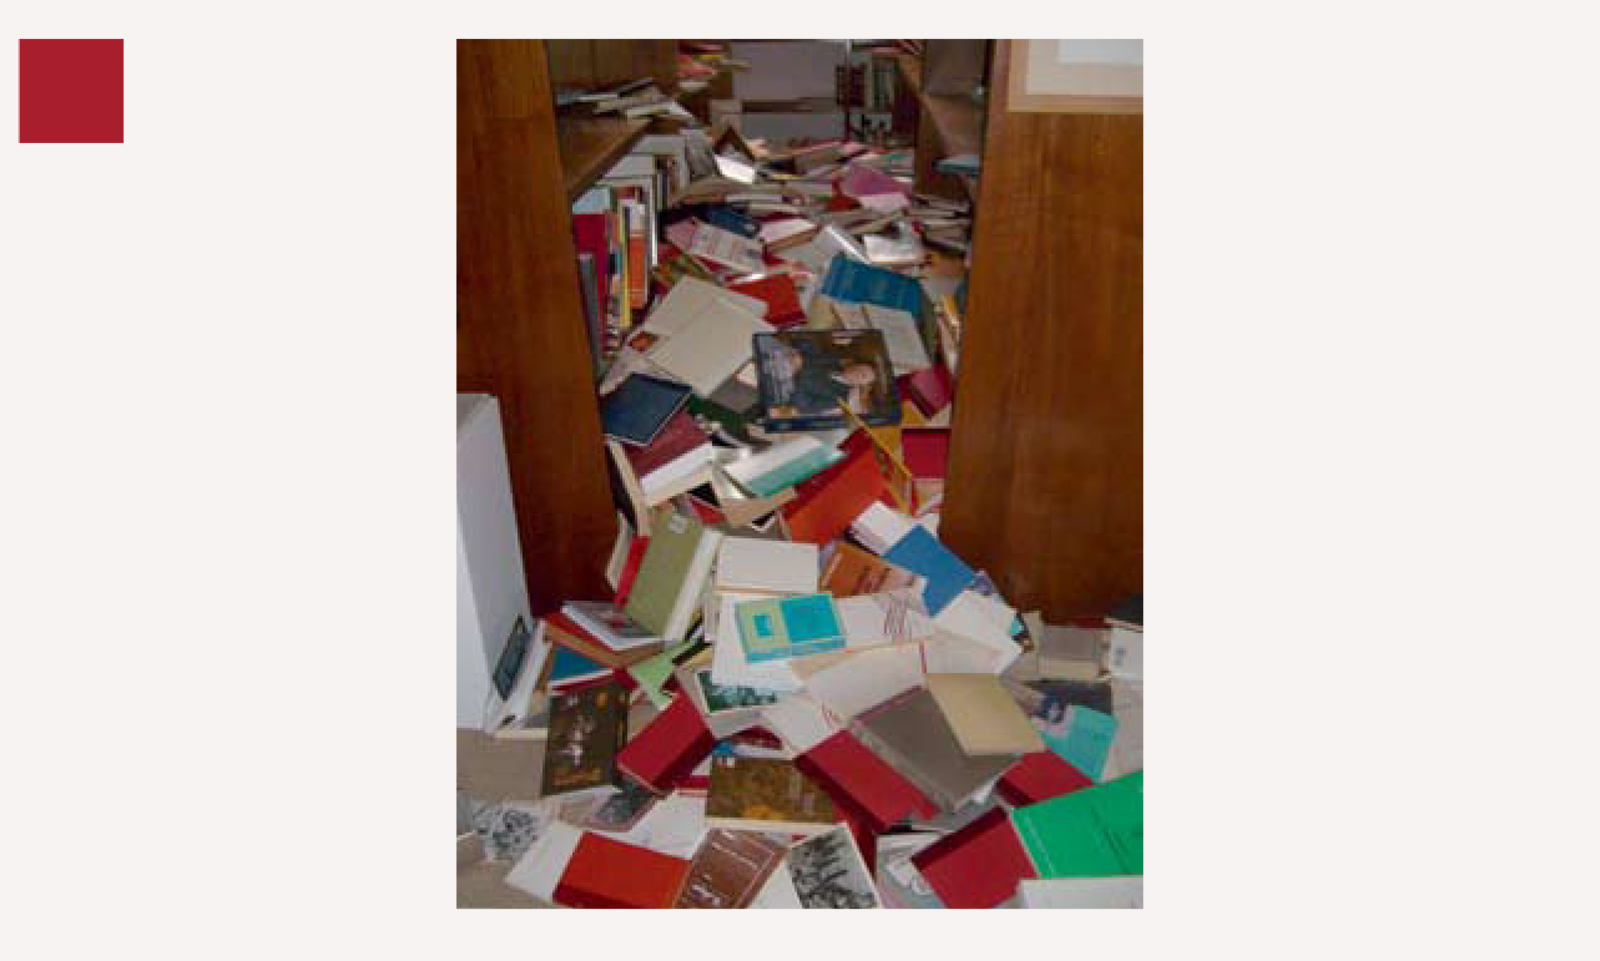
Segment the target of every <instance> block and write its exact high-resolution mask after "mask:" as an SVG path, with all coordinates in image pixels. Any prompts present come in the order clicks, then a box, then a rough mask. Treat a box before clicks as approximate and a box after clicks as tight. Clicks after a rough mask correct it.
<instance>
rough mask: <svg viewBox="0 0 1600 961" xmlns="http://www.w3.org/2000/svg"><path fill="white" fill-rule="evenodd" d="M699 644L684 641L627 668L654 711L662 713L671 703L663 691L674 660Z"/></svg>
mask: <svg viewBox="0 0 1600 961" xmlns="http://www.w3.org/2000/svg"><path fill="white" fill-rule="evenodd" d="M699 643H701V642H700V641H693V640H692V641H684V642H683V643H682V644H675V645H673V646H672V647H669V648H667V649H666V650H664V651H662V652H661V653H659V654H656V655H653V656H651V657H647V658H645V659H644V660H642V661H640V662H639V663H637V664H635V665H633V666H632V667H630V668H628V673H629V674H630V675H632V676H633V679H634V680H635V681H638V682H639V689H640V690H642V691H644V694H645V697H648V698H649V699H650V703H651V704H654V705H655V706H656V710H659V711H664V710H666V708H667V705H669V704H671V703H672V695H671V694H668V693H667V692H666V691H665V690H663V688H664V686H665V685H666V683H667V678H669V677H671V676H672V672H673V670H674V669H676V668H677V666H678V663H677V661H676V660H674V658H676V657H677V656H678V655H679V654H682V653H683V652H684V651H687V650H688V649H689V648H691V647H693V646H695V645H696V644H699Z"/></svg>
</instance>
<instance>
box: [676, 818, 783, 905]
mask: <svg viewBox="0 0 1600 961" xmlns="http://www.w3.org/2000/svg"><path fill="white" fill-rule="evenodd" d="M788 851H789V845H788V844H786V843H784V842H783V841H782V840H780V839H778V838H775V837H772V836H770V835H766V834H756V833H754V832H751V831H725V830H722V829H720V828H718V829H713V830H711V831H709V832H707V833H706V837H705V840H703V841H701V842H700V849H699V850H698V851H696V852H695V855H694V861H693V862H691V863H690V865H689V876H688V878H687V879H686V880H685V881H684V884H683V891H682V892H680V893H679V895H678V900H677V903H676V904H674V905H673V906H674V907H678V908H747V907H749V906H750V902H752V901H754V900H755V897H756V894H757V893H759V892H760V890H761V887H762V885H764V884H766V882H767V878H768V876H770V875H771V874H772V872H773V871H775V870H777V868H778V866H779V865H781V864H782V863H783V857H784V855H785V854H787V853H788Z"/></svg>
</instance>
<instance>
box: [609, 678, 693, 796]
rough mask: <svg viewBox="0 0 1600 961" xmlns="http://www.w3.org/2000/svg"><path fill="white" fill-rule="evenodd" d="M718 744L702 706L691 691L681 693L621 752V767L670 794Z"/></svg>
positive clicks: (654, 788)
mask: <svg viewBox="0 0 1600 961" xmlns="http://www.w3.org/2000/svg"><path fill="white" fill-rule="evenodd" d="M716 746H717V739H716V738H715V737H713V736H712V735H711V731H710V730H709V729H707V728H706V722H705V719H704V718H702V717H701V716H700V710H699V709H698V708H696V707H695V706H694V702H693V701H692V700H690V699H689V696H688V695H686V694H679V695H678V696H677V697H676V698H674V699H673V701H672V703H671V704H669V705H668V706H667V709H666V710H665V711H662V712H661V713H660V714H657V715H656V716H655V719H654V720H652V721H651V722H650V723H649V724H646V725H645V726H644V730H642V731H640V732H639V733H638V734H637V735H635V736H634V738H633V740H631V741H629V742H628V745H627V747H624V748H623V749H622V750H621V751H620V752H618V753H617V768H618V770H620V771H622V773H624V774H626V775H628V776H629V777H631V778H633V779H634V780H635V781H638V782H639V783H640V784H643V785H644V786H645V787H647V788H649V789H650V790H652V791H654V792H656V793H657V794H666V793H668V792H670V791H671V790H672V788H673V786H674V785H675V784H676V783H677V782H678V781H680V780H681V779H683V778H686V777H688V776H689V775H690V774H691V773H693V771H694V769H695V766H696V765H698V764H699V763H700V762H701V761H703V760H705V759H706V758H707V757H708V756H710V754H711V749H712V748H714V747H716Z"/></svg>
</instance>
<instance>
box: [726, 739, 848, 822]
mask: <svg viewBox="0 0 1600 961" xmlns="http://www.w3.org/2000/svg"><path fill="white" fill-rule="evenodd" d="M838 820H839V813H838V811H837V810H835V808H834V806H833V801H832V799H831V798H829V797H828V795H827V792H825V791H823V790H822V789H821V788H820V787H818V786H817V785H816V783H815V782H813V781H812V780H811V779H810V778H808V777H806V776H805V775H804V774H802V773H801V772H800V769H799V768H797V767H795V766H794V764H793V763H792V762H790V761H780V760H775V759H766V758H748V757H714V758H712V759H711V789H710V792H709V794H708V795H707V799H706V823H707V824H710V825H713V826H715V827H723V828H729V829H733V830H745V831H780V832H784V833H788V834H812V833H816V832H817V831H822V830H826V829H827V828H828V826H829V825H832V824H834V823H835V822H837V821H838Z"/></svg>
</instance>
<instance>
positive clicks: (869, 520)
mask: <svg viewBox="0 0 1600 961" xmlns="http://www.w3.org/2000/svg"><path fill="white" fill-rule="evenodd" d="M915 526H916V522H915V521H913V520H912V519H911V518H909V517H907V516H905V515H904V514H901V513H899V512H898V511H894V510H891V509H890V508H887V507H885V506H883V504H882V503H880V502H878V501H873V502H872V505H871V506H869V507H868V508H867V509H866V510H864V511H862V512H861V514H860V515H859V516H857V517H856V519H855V520H853V521H851V522H850V533H852V534H854V535H855V537H856V539H857V540H859V541H860V542H861V543H862V544H863V545H864V546H865V547H866V548H867V550H869V551H872V552H873V553H874V554H885V553H887V552H888V551H889V549H890V548H892V547H894V545H896V544H898V543H900V538H902V537H905V536H906V535H907V534H909V533H911V528H913V527H915Z"/></svg>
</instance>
